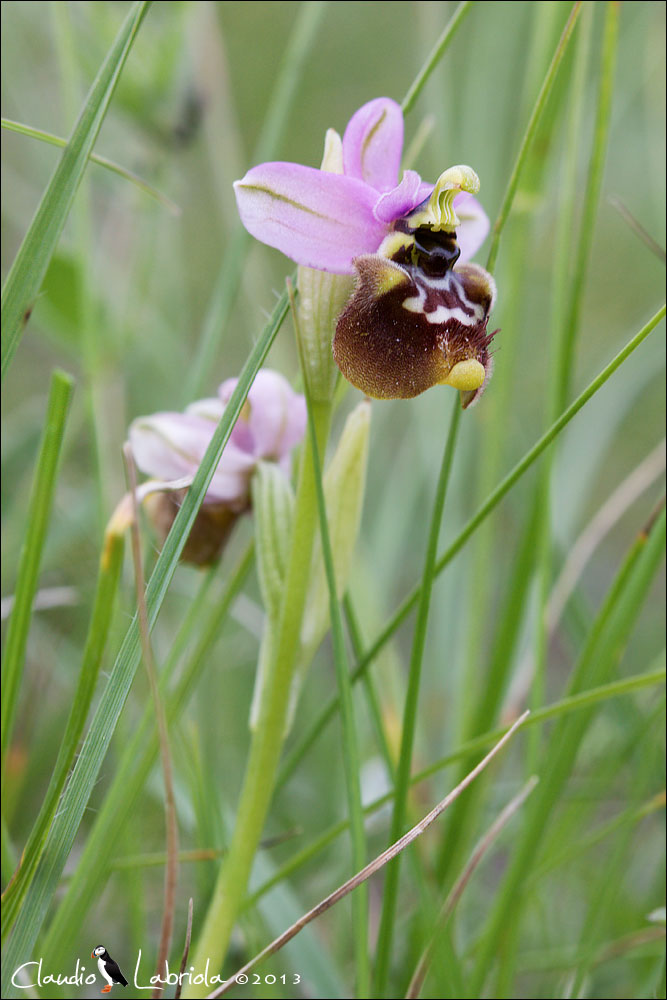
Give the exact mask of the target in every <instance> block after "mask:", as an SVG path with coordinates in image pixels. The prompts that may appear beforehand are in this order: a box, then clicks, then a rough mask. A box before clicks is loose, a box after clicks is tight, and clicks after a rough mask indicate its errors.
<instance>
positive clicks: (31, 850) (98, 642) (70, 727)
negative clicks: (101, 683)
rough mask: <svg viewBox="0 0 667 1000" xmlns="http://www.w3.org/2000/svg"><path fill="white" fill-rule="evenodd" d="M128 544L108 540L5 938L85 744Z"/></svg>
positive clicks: (10, 893)
mask: <svg viewBox="0 0 667 1000" xmlns="http://www.w3.org/2000/svg"><path fill="white" fill-rule="evenodd" d="M124 547H125V546H124V539H123V536H122V535H118V534H115V533H113V532H109V533H108V535H107V537H106V538H105V544H104V550H103V553H102V558H101V559H100V567H99V574H98V578H97V589H96V593H95V602H94V604H93V610H92V614H91V619H90V626H89V629H88V637H87V639H86V645H85V648H84V652H83V661H82V664H81V672H80V674H79V682H78V684H77V688H76V691H75V692H74V696H73V698H72V707H71V709H70V714H69V718H68V720H67V725H66V727H65V732H64V734H63V739H62V743H61V745H60V750H59V751H58V757H57V759H56V763H55V765H54V768H53V774H52V775H51V781H50V782H49V787H48V789H47V792H46V795H45V796H44V800H43V801H42V805H41V807H40V810H39V815H38V816H37V819H36V820H35V823H34V826H33V828H32V830H31V832H30V836H29V838H28V842H27V844H26V846H25V848H24V850H23V853H22V856H21V864H20V867H19V869H18V871H17V872H16V873H15V876H14V879H13V880H12V882H11V883H10V884H9V885H8V887H7V889H6V890H5V893H4V894H3V907H2V933H3V937H4V935H5V933H6V929H7V928H9V927H11V926H12V924H13V922H14V920H15V918H16V914H17V912H18V909H19V907H20V905H21V902H22V900H23V897H24V895H25V892H26V889H27V886H28V884H29V882H30V879H31V878H32V876H33V874H34V871H35V868H36V866H37V862H38V861H39V857H40V854H41V849H42V846H43V843H44V839H45V837H46V833H47V831H48V828H49V826H50V825H51V821H52V820H53V817H54V815H55V811H56V809H57V807H58V801H59V799H60V795H61V793H62V790H63V788H64V787H65V781H66V780H67V775H68V774H69V771H70V768H71V766H72V763H73V761H74V756H75V754H76V750H77V747H78V745H79V740H80V739H81V734H82V733H83V728H84V726H85V724H86V719H87V717H88V711H89V709H90V704H91V701H92V698H93V693H94V691H95V687H96V684H97V678H98V676H99V672H100V665H101V663H102V655H103V653H104V650H105V648H106V643H107V637H108V635H109V628H110V627H111V620H112V616H113V609H114V602H115V598H116V591H117V589H118V582H119V579H120V573H121V569H122V566H123V550H124Z"/></svg>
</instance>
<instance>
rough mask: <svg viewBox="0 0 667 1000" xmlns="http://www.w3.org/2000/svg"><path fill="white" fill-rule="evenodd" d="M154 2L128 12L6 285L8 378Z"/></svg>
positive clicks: (4, 359)
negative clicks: (35, 303)
mask: <svg viewBox="0 0 667 1000" xmlns="http://www.w3.org/2000/svg"><path fill="white" fill-rule="evenodd" d="M149 7H150V0H137V2H136V3H135V4H134V5H133V6H132V8H131V10H130V12H129V13H128V15H127V17H126V18H125V21H124V22H123V25H122V27H121V29H120V31H119V32H118V35H117V36H116V39H115V41H114V43H113V45H112V47H111V49H110V50H109V53H108V55H107V57H106V59H105V60H104V62H103V64H102V66H101V68H100V71H99V73H98V74H97V77H96V79H95V81H94V82H93V85H92V87H91V88H90V91H89V93H88V97H87V98H86V101H85V104H84V106H83V108H82V111H81V114H80V115H79V119H78V121H77V123H76V125H75V126H74V131H73V132H72V136H71V138H70V140H69V142H68V143H67V146H66V147H65V149H64V150H63V154H62V156H61V158H60V161H59V163H58V166H57V167H56V169H55V171H54V173H53V176H52V177H51V180H50V181H49V184H48V187H47V188H46V191H45V192H44V194H43V196H42V200H41V201H40V203H39V207H38V208H37V211H36V213H35V215H34V217H33V220H32V222H31V223H30V228H29V229H28V232H27V233H26V235H25V237H24V239H23V242H22V243H21V246H20V248H19V251H18V253H17V255H16V257H15V259H14V262H13V264H12V266H11V269H10V271H9V274H8V275H7V278H6V280H5V284H4V286H3V289H2V379H3V380H4V378H5V375H6V373H7V370H8V368H9V365H10V364H11V362H12V358H13V357H14V354H15V352H16V348H17V347H18V344H19V340H20V339H21V336H22V334H23V331H24V329H25V326H26V323H27V321H28V319H29V316H30V312H31V310H32V307H33V305H34V302H35V299H36V297H37V294H38V292H39V289H40V287H41V284H42V281H43V280H44V275H45V274H46V270H47V268H48V266H49V261H50V260H51V257H52V256H53V252H54V250H55V249H56V246H57V245H58V240H59V239H60V234H61V232H62V230H63V226H64V225H65V222H66V220H67V216H68V215H69V211H70V208H71V207H72V202H73V201H74V196H75V195H76V191H77V188H78V186H79V184H80V182H81V178H82V177H83V173H84V171H85V169H86V166H87V164H88V159H89V156H90V154H91V153H92V151H93V146H94V145H95V140H96V139H97V136H98V133H99V131H100V128H101V127H102V122H103V121H104V117H105V115H106V113H107V110H108V108H109V104H110V103H111V98H112V97H113V93H114V90H115V89H116V84H117V83H118V80H119V78H120V74H121V72H122V70H123V66H124V65H125V60H126V59H127V57H128V55H129V52H130V49H131V48H132V44H133V42H134V39H135V38H136V35H137V31H138V30H139V27H140V25H141V22H142V21H143V19H144V17H145V16H146V12H147V11H148V8H149Z"/></svg>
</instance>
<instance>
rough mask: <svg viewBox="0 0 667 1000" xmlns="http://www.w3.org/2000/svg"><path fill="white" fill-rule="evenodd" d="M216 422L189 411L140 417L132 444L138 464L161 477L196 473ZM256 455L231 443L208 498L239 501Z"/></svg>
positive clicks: (219, 465)
mask: <svg viewBox="0 0 667 1000" xmlns="http://www.w3.org/2000/svg"><path fill="white" fill-rule="evenodd" d="M215 427H216V425H215V423H214V422H213V421H212V420H210V419H209V418H207V417H199V416H195V415H194V414H191V413H190V414H188V413H156V414H154V415H153V416H151V417H139V418H138V419H137V420H135V421H134V422H133V424H132V426H131V427H130V445H131V447H132V454H133V455H134V460H135V462H136V463H137V466H138V467H139V468H140V469H141V471H142V472H143V473H145V474H146V475H148V476H152V477H155V478H157V479H161V480H173V479H180V478H181V477H183V476H188V475H190V476H193V475H194V474H195V472H196V471H197V469H198V468H199V464H200V462H201V460H202V458H203V457H204V452H205V451H206V449H207V447H208V445H209V443H210V441H211V438H212V437H213V433H214V431H215ZM254 465H255V459H254V458H253V457H252V456H251V455H247V454H245V453H244V452H242V451H240V450H239V449H238V448H237V447H235V445H234V444H233V443H232V441H229V442H228V443H227V446H226V448H225V450H224V453H223V455H222V458H221V459H220V462H219V463H218V467H217V469H216V470H215V472H214V473H213V478H212V480H211V483H210V485H209V488H208V490H207V492H206V498H205V499H206V502H207V503H216V502H220V501H233V502H236V501H239V500H243V499H245V497H246V495H247V491H248V477H249V475H250V472H251V471H252V469H253V468H254Z"/></svg>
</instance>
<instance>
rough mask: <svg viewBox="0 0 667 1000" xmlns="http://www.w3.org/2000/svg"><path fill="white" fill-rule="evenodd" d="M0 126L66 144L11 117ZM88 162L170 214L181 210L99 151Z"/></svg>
mask: <svg viewBox="0 0 667 1000" xmlns="http://www.w3.org/2000/svg"><path fill="white" fill-rule="evenodd" d="M0 127H1V128H4V129H7V131H8V132H16V133H18V135H25V136H27V137H28V138H29V139H39V140H40V141H41V142H46V143H48V144H49V145H50V146H57V147H59V148H60V149H62V148H63V147H64V146H66V145H67V139H63V137H62V136H60V135H54V134H53V132H45V131H44V129H41V128H33V127H32V126H31V125H24V124H23V122H15V121H13V120H12V119H11V118H0ZM89 159H90V162H91V163H95V164H97V166H99V167H104V168H105V169H106V170H110V171H111V173H112V174H117V175H118V176H119V177H122V178H123V180H126V181H129V182H130V183H131V184H134V185H135V187H138V188H139V190H140V191H143V192H144V194H147V195H150V197H151V198H155V200H156V201H159V202H160V204H161V205H162V206H163V207H164V208H166V209H168V210H169V211H170V212H171V213H172V215H180V214H181V210H180V208H179V207H178V205H176V204H175V203H174V202H173V201H172V200H171V199H170V198H167V196H166V195H165V194H162V192H161V191H158V189H157V188H154V187H153V185H152V184H149V183H148V181H145V180H144V179H143V177H139V175H138V174H135V173H134V172H133V171H132V170H128V169H127V167H122V166H121V165H120V163H114V161H113V160H108V159H107V157H106V156H100V155H99V153H91V154H90V157H89Z"/></svg>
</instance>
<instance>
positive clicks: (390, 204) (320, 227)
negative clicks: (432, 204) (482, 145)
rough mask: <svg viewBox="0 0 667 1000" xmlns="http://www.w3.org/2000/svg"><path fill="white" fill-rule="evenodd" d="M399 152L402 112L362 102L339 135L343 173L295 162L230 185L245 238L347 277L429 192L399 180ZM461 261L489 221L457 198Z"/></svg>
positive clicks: (409, 177) (428, 187)
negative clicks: (248, 236)
mask: <svg viewBox="0 0 667 1000" xmlns="http://www.w3.org/2000/svg"><path fill="white" fill-rule="evenodd" d="M402 152H403V112H402V111H401V108H400V105H398V104H397V103H396V102H395V101H392V100H391V99H390V98H388V97H378V98H377V99H376V100H374V101H369V103H368V104H364V105H363V107H361V108H360V109H359V110H358V111H357V112H356V113H355V114H354V115H353V116H352V118H351V119H350V121H349V123H348V126H347V128H346V129H345V133H344V135H343V142H342V153H343V173H342V174H337V173H336V174H334V173H328V172H325V171H323V170H316V169H314V168H313V167H305V166H302V165H301V164H299V163H262V164H260V165H259V166H257V167H253V168H252V169H251V170H249V171H248V173H247V174H246V175H245V177H244V178H243V179H242V180H240V181H237V182H236V183H235V185H234V190H235V192H236V202H237V205H238V210H239V215H240V216H241V221H242V222H243V225H244V226H245V227H246V229H247V230H248V232H249V233H251V234H252V235H253V236H254V237H255V238H256V239H258V240H261V242H262V243H266V244H268V245H269V246H271V247H275V248H276V249H277V250H280V251H281V252H282V253H284V254H285V256H286V257H290V258H291V259H292V260H294V261H296V263H297V264H303V265H304V266H305V267H312V268H316V269H317V270H320V271H332V272H333V273H335V274H352V273H353V272H354V267H353V264H352V261H353V259H354V258H355V257H359V256H360V255H361V254H372V253H376V252H377V251H378V249H379V248H380V246H381V244H382V241H383V240H384V238H385V236H387V234H388V233H390V232H391V231H392V229H393V228H394V224H395V223H396V222H397V220H399V219H403V218H405V217H406V216H408V215H410V213H411V212H412V211H413V210H414V209H416V208H418V207H419V206H420V205H421V204H422V203H423V202H424V201H426V199H428V198H429V197H430V195H431V193H432V191H433V184H425V183H424V182H423V181H422V180H421V178H420V176H419V174H417V173H416V172H415V171H414V170H406V171H405V172H404V174H403V177H402V179H401V180H400V183H399V179H398V174H399V168H400V164H401V155H402ZM454 207H455V209H456V212H457V214H458V216H459V218H460V220H461V224H460V226H459V228H458V231H457V237H458V243H459V248H460V250H461V261H462V262H463V261H465V260H469V259H470V258H471V257H472V256H473V255H474V254H475V253H476V251H477V250H478V249H479V247H480V246H481V245H482V243H483V242H484V239H485V237H486V234H487V232H488V231H489V220H488V219H487V217H486V214H485V213H484V210H483V208H482V207H481V205H480V204H479V202H478V201H477V200H476V199H475V198H474V197H473V196H472V195H471V194H466V193H465V192H462V193H460V194H458V195H457V197H456V198H455V199H454Z"/></svg>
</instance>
